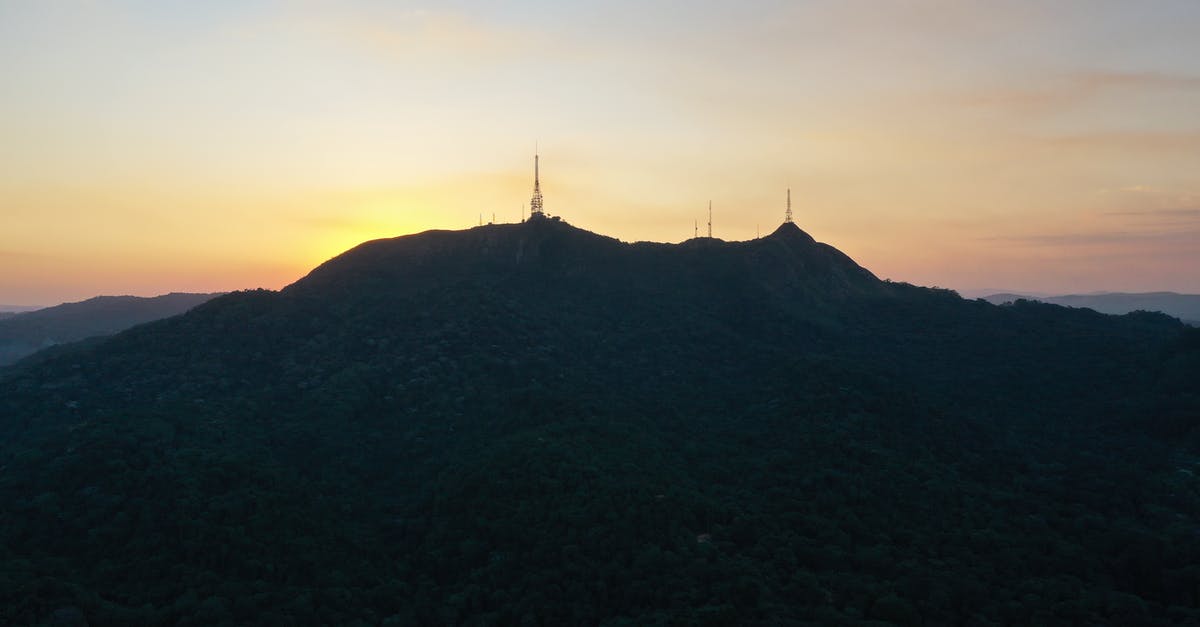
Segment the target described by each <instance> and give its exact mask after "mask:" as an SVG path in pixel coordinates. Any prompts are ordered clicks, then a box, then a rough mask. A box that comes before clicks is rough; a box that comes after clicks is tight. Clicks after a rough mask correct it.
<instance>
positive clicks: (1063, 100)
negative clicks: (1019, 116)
mask: <svg viewBox="0 0 1200 627" xmlns="http://www.w3.org/2000/svg"><path fill="white" fill-rule="evenodd" d="M1147 91H1188V92H1191V91H1195V92H1197V93H1200V76H1197V75H1191V74H1170V73H1166V72H1115V71H1105V70H1088V71H1081V72H1073V73H1067V74H1059V75H1056V76H1045V77H1043V78H1042V79H1040V80H1038V81H1036V84H1032V85H1005V86H998V87H995V88H982V89H978V90H973V91H966V92H959V93H957V94H950V95H948V96H947V97H946V102H947V103H949V104H951V105H959V106H964V107H978V108H997V109H1003V110H1010V111H1018V112H1040V113H1045V112H1053V111H1060V110H1064V109H1069V108H1072V107H1075V106H1079V105H1081V104H1083V103H1086V102H1088V101H1091V100H1093V99H1096V98H1098V97H1101V96H1107V95H1112V94H1122V93H1145V92H1147Z"/></svg>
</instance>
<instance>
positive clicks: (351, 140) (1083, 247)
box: [0, 0, 1200, 305]
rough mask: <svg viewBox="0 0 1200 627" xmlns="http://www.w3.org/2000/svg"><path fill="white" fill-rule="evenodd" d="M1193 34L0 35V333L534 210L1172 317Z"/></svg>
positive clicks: (867, 17) (954, 285)
mask: <svg viewBox="0 0 1200 627" xmlns="http://www.w3.org/2000/svg"><path fill="white" fill-rule="evenodd" d="M1198 20H1200V5H1197V4H1196V3H1193V2H1183V1H1165V2H1160V3H1155V4H1154V5H1153V6H1151V7H1147V6H1133V5H1129V4H1128V3H1122V2H1115V1H1107V0H1105V1H1100V2H1093V1H1089V2H1084V1H1082V0H1068V1H1065V2H1058V3H1054V4H1053V5H1046V4H1045V3H1036V2H1012V3H1003V4H995V3H986V4H984V3H946V2H939V1H934V0H915V1H913V2H906V3H894V4H886V5H884V4H879V3H872V2H865V1H857V0H852V1H849V2H833V1H832V0H821V1H817V2H811V3H804V4H803V5H799V6H797V5H794V4H793V3H785V2H776V1H757V2H750V3H744V2H743V3H736V4H734V3H726V2H701V3H693V4H691V5H689V6H688V8H687V10H685V11H680V10H678V8H677V7H668V6H659V5H653V4H651V5H647V4H645V3H633V2H625V1H620V2H609V3H571V4H568V5H553V6H543V5H541V4H537V3H529V2H519V3H508V4H506V5H504V6H503V7H497V6H495V5H492V4H489V3H482V2H471V1H467V2H450V3H439V4H437V5H429V6H421V5H412V4H407V3H406V4H405V5H404V6H402V7H389V6H387V5H385V4H383V3H377V2H349V3H339V4H338V5H336V6H334V5H323V4H294V5H269V4H243V3H233V2H214V3H206V4H204V5H193V6H186V7H184V6H178V5H159V4H147V3H138V2H112V3H102V4H97V3H82V2H80V3H74V4H72V3H55V4H54V5H53V6H51V5H50V4H47V3H7V4H4V5H3V6H0V75H3V76H4V77H5V79H6V80H5V82H6V90H5V91H6V97H5V98H4V99H3V101H0V139H2V140H3V143H4V145H5V147H6V150H5V151H4V152H3V153H0V166H2V167H0V216H2V217H3V225H2V228H0V302H3V303H12V304H18V305H19V304H22V303H30V304H42V305H52V304H57V303H61V302H70V301H76V300H82V299H84V298H89V297H91V296H96V295H100V294H132V295H143V296H151V295H158V294H163V293H167V292H171V291H187V292H214V291H227V290H236V289H245V288H254V287H266V288H271V289H277V288H279V287H282V286H283V285H286V284H288V283H291V282H292V281H295V280H297V279H299V278H300V277H302V276H303V275H304V274H305V273H306V272H307V271H308V270H309V269H311V268H312V267H314V266H316V265H317V264H319V263H321V262H323V261H325V260H326V259H328V258H330V257H332V256H334V255H336V254H338V253H340V252H342V251H343V250H345V249H348V248H350V247H351V246H353V245H355V244H357V243H359V242H361V241H365V240H370V239H375V238H380V237H391V236H395V235H400V234H406V233H414V232H419V231H423V230H426V229H431V228H443V229H459V228H467V227H470V226H473V225H475V224H476V223H477V221H478V219H479V216H480V214H482V215H483V217H484V220H485V221H488V220H490V219H491V217H492V215H493V214H495V216H496V220H497V221H500V222H512V221H516V220H518V219H519V217H520V216H521V214H522V211H523V209H522V207H523V205H525V204H527V203H528V200H529V193H530V191H531V190H530V188H531V183H532V180H531V179H532V158H533V152H534V143H535V142H538V144H539V146H540V152H541V156H542V190H543V193H544V194H545V198H546V208H547V211H549V212H550V213H552V214H557V215H562V216H563V217H564V218H565V219H567V220H568V221H570V222H571V223H572V224H575V225H577V226H580V227H581V228H585V229H588V230H591V231H595V232H599V233H603V234H605V235H610V236H614V237H618V238H620V239H622V240H626V241H635V240H653V241H669V242H678V241H682V240H684V239H687V238H689V237H691V235H692V227H693V222H694V221H695V220H699V221H700V222H701V225H702V226H703V223H704V221H705V219H706V207H707V204H708V202H709V201H710V200H711V201H712V203H713V214H714V219H713V222H714V225H713V230H714V235H715V236H717V237H720V238H722V239H726V240H745V239H751V238H753V237H754V236H755V234H756V232H759V231H760V230H761V232H762V233H764V234H765V233H768V232H770V231H771V230H772V229H773V228H774V226H775V225H777V224H778V223H779V222H780V221H781V220H782V217H783V210H784V194H785V190H786V189H788V188H791V190H792V198H793V208H794V211H795V214H796V222H797V224H798V225H799V226H800V227H801V228H803V229H804V230H805V231H807V232H809V233H810V234H812V235H813V237H815V238H816V239H817V240H818V241H822V242H826V243H829V244H831V245H833V246H835V247H837V248H838V249H840V250H842V251H843V252H845V253H846V254H848V255H850V256H851V257H852V258H854V259H855V260H856V261H857V262H858V263H859V264H861V265H863V266H864V267H866V268H868V269H870V270H871V271H872V272H874V273H875V274H876V275H878V276H879V277H881V278H890V279H892V280H895V281H905V282H910V283H914V284H918V285H928V286H941V287H948V288H951V289H956V290H959V291H960V292H975V291H978V290H979V289H980V288H981V287H987V286H993V285H998V286H1006V287H1004V289H1012V290H1016V291H1019V292H1020V293H1041V294H1073V293H1088V292H1095V291H1112V292H1154V291H1174V292H1179V293H1200V273H1198V272H1196V271H1195V269H1196V268H1200V246H1196V243H1197V242H1200V123H1198V122H1197V121H1196V119H1195V115H1194V112H1195V111H1196V110H1200V39H1197V38H1196V37H1195V36H1194V32H1193V31H1194V26H1193V25H1194V24H1196V23H1197V21H1198Z"/></svg>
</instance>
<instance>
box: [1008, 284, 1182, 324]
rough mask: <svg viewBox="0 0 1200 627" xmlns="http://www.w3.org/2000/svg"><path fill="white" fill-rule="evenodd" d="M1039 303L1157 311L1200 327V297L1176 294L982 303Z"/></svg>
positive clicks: (1103, 310)
mask: <svg viewBox="0 0 1200 627" xmlns="http://www.w3.org/2000/svg"><path fill="white" fill-rule="evenodd" d="M1021 298H1024V299H1027V300H1038V301H1042V302H1045V303H1053V304H1055V305H1062V306H1064V307H1085V308H1087V309H1094V310H1096V311H1099V312H1100V313H1106V314H1116V315H1120V314H1126V313H1129V312H1132V311H1160V312H1162V313H1165V314H1167V315H1168V316H1174V317H1176V318H1179V319H1181V320H1183V321H1184V322H1189V323H1191V324H1192V325H1193V326H1195V325H1198V324H1200V294H1176V293H1175V292H1145V293H1140V294H1125V293H1120V292H1105V293H1101V294H1068V295H1065V296H1024V295H1021V294H992V295H990V296H985V297H984V300H987V301H988V302H990V303H993V304H996V305H1001V304H1004V303H1008V302H1012V301H1015V300H1017V299H1021Z"/></svg>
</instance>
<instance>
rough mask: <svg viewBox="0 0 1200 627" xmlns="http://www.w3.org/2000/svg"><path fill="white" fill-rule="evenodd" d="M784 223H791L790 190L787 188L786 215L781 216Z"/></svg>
mask: <svg viewBox="0 0 1200 627" xmlns="http://www.w3.org/2000/svg"><path fill="white" fill-rule="evenodd" d="M783 221H784V222H791V221H792V188H790V187H789V188H788V202H787V213H785V214H783Z"/></svg>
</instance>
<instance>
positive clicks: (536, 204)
mask: <svg viewBox="0 0 1200 627" xmlns="http://www.w3.org/2000/svg"><path fill="white" fill-rule="evenodd" d="M544 215H545V214H544V213H543V212H542V184H541V181H540V180H539V179H538V154H537V146H536V145H534V148H533V197H532V198H530V199H529V218H530V219H533V218H541V217H544Z"/></svg>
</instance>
